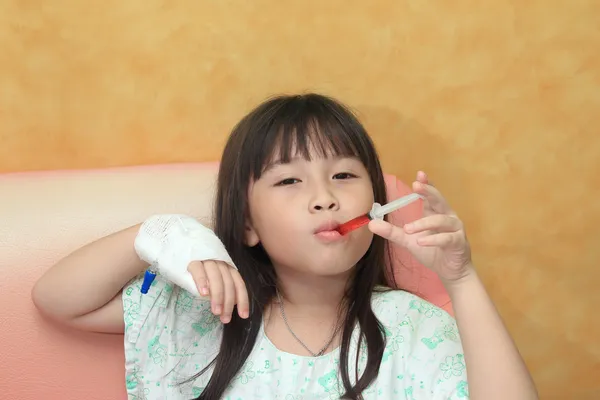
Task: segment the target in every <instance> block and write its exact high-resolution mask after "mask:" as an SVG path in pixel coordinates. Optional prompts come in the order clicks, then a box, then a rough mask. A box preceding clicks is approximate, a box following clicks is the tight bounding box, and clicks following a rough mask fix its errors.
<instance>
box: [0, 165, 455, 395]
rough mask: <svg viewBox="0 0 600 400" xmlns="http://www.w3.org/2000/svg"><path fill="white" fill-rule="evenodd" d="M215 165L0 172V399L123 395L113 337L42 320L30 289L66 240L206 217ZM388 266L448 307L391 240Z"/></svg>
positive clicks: (428, 277)
mask: <svg viewBox="0 0 600 400" xmlns="http://www.w3.org/2000/svg"><path fill="white" fill-rule="evenodd" d="M216 168H217V164H215V163H207V164H175V165H167V166H165V165H157V166H149V167H131V168H114V169H104V170H92V171H51V172H42V173H16V174H4V175H0V294H1V296H2V297H1V300H2V303H1V304H2V305H1V311H0V343H1V346H2V347H1V348H2V350H1V351H0V398H2V399H7V400H33V399H36V400H38V399H45V400H54V399H56V400H59V399H60V400H70V399H87V400H108V399H111V400H112V399H124V398H126V395H125V390H124V387H125V377H124V356H123V343H122V342H123V337H122V336H121V335H101V334H91V333H83V332H76V331H73V330H68V329H65V328H62V327H59V326H56V325H54V324H52V323H50V322H48V321H46V320H44V319H43V318H42V317H40V316H39V314H38V313H37V312H36V310H35V308H34V306H33V304H32V302H31V297H30V291H31V288H32V286H33V283H34V282H35V280H36V279H37V278H38V277H39V276H40V275H41V274H42V273H43V272H44V271H45V270H46V269H47V268H49V267H50V266H51V265H52V264H53V263H55V262H56V261H57V260H58V259H60V258H61V257H63V256H65V255H66V254H68V253H69V252H71V251H72V250H74V249H75V248H77V247H80V246H82V245H83V244H85V243H88V242H90V241H92V240H94V239H96V238H98V237H101V236H104V235H107V234H109V233H111V232H114V231H116V230H119V229H122V228H125V227H127V226H130V225H133V224H135V223H138V222H140V221H141V220H143V219H144V218H145V217H147V216H149V215H150V214H155V213H185V214H189V215H193V216H195V217H198V218H199V219H200V220H202V221H203V222H205V223H208V222H209V220H210V210H211V202H212V195H213V193H214V182H215V177H216ZM386 181H387V186H388V195H389V197H390V198H395V197H398V196H400V195H403V194H406V193H408V192H409V191H410V190H409V188H408V187H407V186H406V185H404V184H403V183H401V182H399V181H397V180H396V178H395V177H393V176H386ZM165 188H167V190H165ZM419 213H420V210H419V206H418V204H414V205H411V206H409V207H407V208H406V209H404V210H403V211H402V212H396V213H395V214H394V219H395V220H396V221H397V222H398V221H399V222H402V221H404V222H405V221H408V220H413V219H415V218H416V217H418V216H419ZM81 267H82V268H85V265H82V266H81ZM393 268H394V269H395V271H396V277H397V282H399V284H400V285H401V287H403V288H405V289H407V290H410V291H412V292H413V293H416V294H418V295H420V296H422V297H424V298H425V299H427V300H429V301H431V302H432V303H434V304H437V305H439V306H441V307H443V308H445V309H446V310H447V311H449V312H451V308H450V303H449V299H448V296H447V294H446V292H445V291H444V289H443V287H442V286H441V283H440V281H439V279H438V278H437V277H436V276H435V275H434V274H432V273H431V272H430V271H429V270H427V269H425V268H424V267H423V266H421V265H419V264H418V263H417V262H416V261H415V260H414V259H412V258H411V256H410V255H409V254H407V253H406V252H404V251H403V250H401V249H396V250H395V261H394V265H393Z"/></svg>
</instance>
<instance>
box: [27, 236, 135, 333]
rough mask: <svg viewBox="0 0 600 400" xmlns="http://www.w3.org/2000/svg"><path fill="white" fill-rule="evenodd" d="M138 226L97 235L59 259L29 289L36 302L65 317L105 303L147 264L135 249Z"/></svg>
mask: <svg viewBox="0 0 600 400" xmlns="http://www.w3.org/2000/svg"><path fill="white" fill-rule="evenodd" d="M139 227H140V226H139V225H136V226H133V227H130V228H127V229H125V230H122V231H119V232H117V233H114V234H112V235H109V236H106V237H103V238H101V239H98V240H97V241H95V242H92V243H90V244H88V245H86V246H84V247H82V248H80V249H78V250H76V251H75V252H73V253H71V254H70V255H68V256H67V257H65V258H63V259H62V260H60V261H59V262H58V263H57V264H56V265H54V266H53V267H51V268H50V269H49V270H48V271H47V272H46V273H45V274H44V275H43V276H42V277H41V278H40V279H39V281H38V282H37V283H36V285H35V287H34V289H33V292H32V297H33V301H34V303H35V304H36V306H37V307H38V308H39V309H40V310H41V311H42V312H43V313H44V314H46V315H48V316H50V317H52V318H55V319H58V320H65V321H66V320H71V319H74V318H77V317H80V316H82V315H85V314H88V313H90V312H92V311H94V310H96V309H98V308H100V307H102V306H104V305H105V304H106V303H108V302H109V301H110V300H111V299H113V298H114V297H115V296H116V295H117V294H118V293H119V291H120V290H121V289H122V288H123V286H125V284H126V283H127V282H128V281H129V280H131V279H132V278H133V277H135V276H136V275H138V274H139V273H140V272H142V271H143V270H144V269H145V268H146V266H147V264H146V263H144V262H143V261H141V260H140V259H139V258H138V256H137V254H136V253H135V249H134V241H135V237H136V234H137V232H138V230H139Z"/></svg>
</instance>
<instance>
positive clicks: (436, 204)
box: [413, 182, 452, 214]
mask: <svg viewBox="0 0 600 400" xmlns="http://www.w3.org/2000/svg"><path fill="white" fill-rule="evenodd" d="M413 191H414V192H415V193H418V194H420V195H422V196H423V197H425V200H427V203H428V204H429V206H430V207H431V208H432V209H433V210H434V211H435V212H438V213H441V214H452V210H451V209H450V206H449V205H448V203H447V202H446V199H445V198H444V196H442V194H441V193H440V191H439V190H437V189H436V188H435V187H433V186H432V185H430V184H423V183H421V182H413Z"/></svg>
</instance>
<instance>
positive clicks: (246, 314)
mask: <svg viewBox="0 0 600 400" xmlns="http://www.w3.org/2000/svg"><path fill="white" fill-rule="evenodd" d="M240 317H242V318H248V311H242V314H241V315H240Z"/></svg>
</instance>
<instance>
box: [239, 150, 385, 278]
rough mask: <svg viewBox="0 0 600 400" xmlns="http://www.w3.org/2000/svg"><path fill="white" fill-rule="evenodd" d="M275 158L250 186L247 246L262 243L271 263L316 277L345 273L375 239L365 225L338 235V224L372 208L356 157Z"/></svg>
mask: <svg viewBox="0 0 600 400" xmlns="http://www.w3.org/2000/svg"><path fill="white" fill-rule="evenodd" d="M310 158H311V161H307V160H305V159H304V158H302V157H298V158H293V159H292V160H291V162H290V163H287V164H283V163H279V162H277V160H274V161H273V162H272V163H271V164H269V165H268V167H267V168H266V169H265V172H264V173H263V174H262V175H261V177H260V179H258V180H256V181H255V182H253V183H252V184H251V185H250V187H249V193H248V201H249V210H250V218H249V220H248V222H247V230H246V244H247V245H249V246H254V245H256V244H258V243H261V244H262V246H263V247H264V249H265V251H266V252H267V254H268V255H269V257H270V259H271V262H272V263H273V265H274V266H275V267H276V268H277V269H279V268H286V269H288V270H291V271H294V272H300V273H304V274H309V275H315V276H325V275H338V274H343V273H347V272H348V271H349V270H351V269H352V267H353V266H354V265H355V264H356V263H357V262H358V261H359V260H360V259H361V257H362V256H363V255H364V254H365V253H366V251H367V250H368V248H369V246H370V244H371V241H372V239H373V235H372V233H371V232H370V231H369V230H368V229H367V228H366V227H365V228H361V229H358V230H355V231H353V232H351V233H350V234H348V235H346V236H340V235H338V234H336V232H334V230H335V228H336V227H337V225H339V224H342V223H344V222H346V221H348V220H350V219H352V218H354V217H357V216H359V215H362V214H364V213H366V212H368V211H370V210H371V207H372V205H373V201H374V199H373V187H372V184H371V180H370V178H369V174H368V173H367V170H366V168H365V167H364V165H363V164H362V163H361V162H360V161H359V160H358V159H356V158H348V157H333V156H331V157H318V156H317V155H315V152H312V153H311V157H310Z"/></svg>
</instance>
